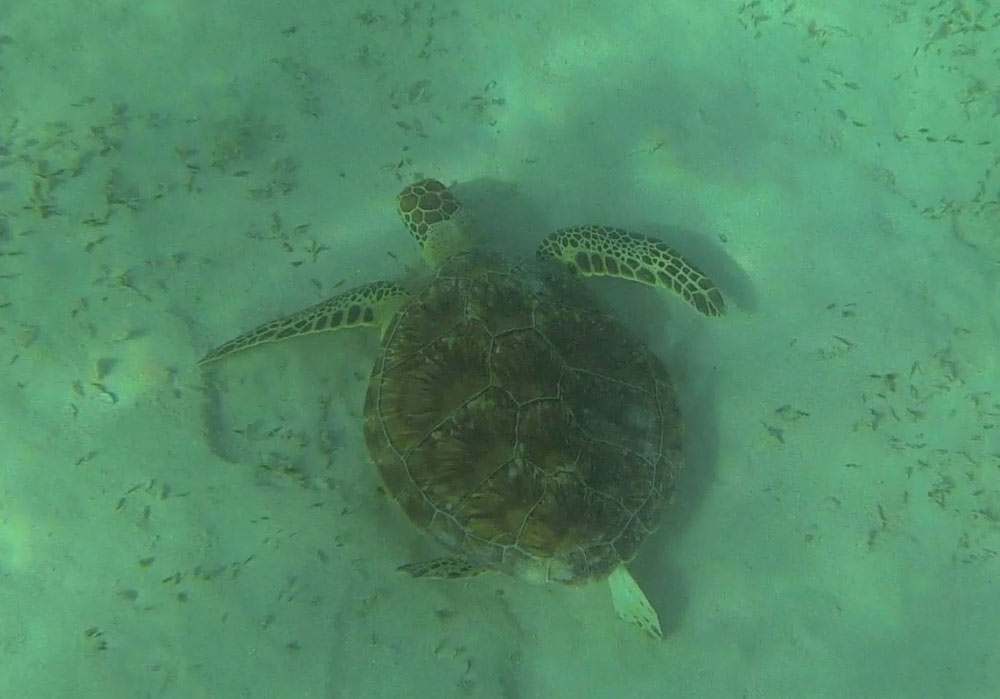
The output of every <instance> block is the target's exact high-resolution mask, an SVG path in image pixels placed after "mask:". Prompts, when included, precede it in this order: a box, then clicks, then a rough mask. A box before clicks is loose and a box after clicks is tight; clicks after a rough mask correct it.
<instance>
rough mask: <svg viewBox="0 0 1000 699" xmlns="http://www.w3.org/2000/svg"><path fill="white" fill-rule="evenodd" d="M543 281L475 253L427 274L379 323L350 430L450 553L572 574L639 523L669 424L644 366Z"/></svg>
mask: <svg viewBox="0 0 1000 699" xmlns="http://www.w3.org/2000/svg"><path fill="white" fill-rule="evenodd" d="M544 276H545V277H546V278H545V279H543V278H541V277H540V276H539V275H538V274H533V273H527V272H525V271H523V270H519V269H517V268H515V267H513V266H511V265H509V264H506V263H504V262H502V261H501V260H500V259H499V258H497V257H494V256H492V255H489V254H487V253H481V252H476V253H470V254H467V255H462V256H459V257H458V258H455V259H453V260H452V261H450V262H449V263H447V264H445V265H443V266H442V268H441V269H439V270H437V271H436V273H435V277H434V278H433V280H432V281H431V282H430V283H429V284H428V285H427V286H426V287H425V288H423V289H422V291H420V292H419V293H417V294H416V295H415V297H414V299H413V301H412V302H410V303H408V304H407V305H406V306H405V307H403V308H402V309H401V310H400V311H399V312H398V313H397V314H396V315H395V317H394V318H393V319H392V321H391V323H390V325H389V327H388V328H387V329H386V332H385V336H384V338H383V352H382V355H381V357H380V358H379V359H378V361H377V362H376V364H375V368H374V370H373V372H372V376H371V382H370V384H369V387H368V395H367V398H366V401H365V414H366V423H365V438H366V440H367V443H368V448H369V451H370V453H371V456H372V459H373V460H374V461H375V464H376V466H377V467H378V470H379V472H380V474H381V476H382V479H383V481H384V483H385V486H386V488H387V490H388V491H389V493H390V494H392V495H393V496H394V497H395V498H396V499H397V500H398V501H399V503H400V504H401V505H402V507H403V509H404V511H405V512H406V513H407V515H408V516H409V517H410V519H411V520H412V521H413V522H414V523H415V524H416V525H417V526H418V527H420V528H422V529H425V530H426V531H428V532H429V533H430V534H431V535H432V536H434V537H435V538H436V539H437V540H438V541H439V542H441V543H442V544H443V545H444V546H445V547H446V548H448V549H449V550H450V551H452V552H454V553H457V554H459V555H463V556H465V557H467V558H468V559H469V560H471V561H473V562H477V563H483V564H485V565H487V566H488V567H490V568H494V569H496V570H501V571H504V572H508V573H511V574H514V575H518V576H520V577H524V578H529V579H535V580H559V581H563V582H585V581H588V580H592V579H595V578H602V577H604V576H606V575H607V574H608V573H610V572H611V571H612V570H613V569H614V567H615V566H616V565H617V564H618V563H620V562H622V561H628V560H630V559H631V558H632V556H633V555H634V554H635V551H636V548H637V547H638V546H639V544H640V543H641V542H642V541H643V540H644V539H645V538H646V536H648V535H649V533H650V532H651V531H652V530H653V528H654V527H655V525H656V523H657V520H658V518H659V515H660V513H661V511H662V509H663V506H664V505H665V504H666V503H667V502H668V501H669V499H670V497H671V494H672V492H673V489H674V482H675V479H676V475H677V472H678V470H679V468H680V466H681V463H682V457H681V422H680V415H679V412H678V408H677V399H676V395H675V392H674V388H673V384H672V382H671V380H670V377H669V376H668V374H667V372H666V370H665V369H664V367H663V365H662V364H661V362H660V360H659V359H657V357H656V356H655V355H653V354H652V352H650V351H649V350H648V349H647V348H646V346H645V345H644V344H643V343H642V342H641V341H640V340H639V339H638V338H637V337H636V336H635V335H634V334H633V333H632V332H631V331H629V330H628V329H627V328H625V327H624V326H623V325H622V324H621V323H620V322H619V321H618V320H616V319H615V318H614V317H612V316H610V315H608V314H607V312H606V311H604V310H603V309H601V308H600V306H599V305H597V304H595V303H594V302H593V301H590V300H589V297H586V296H584V295H582V294H575V293H567V292H565V291H564V289H563V284H562V283H561V282H560V281H559V280H560V278H561V275H558V274H556V275H554V276H553V277H552V278H551V279H549V278H548V277H549V274H548V273H545V275H544ZM563 282H566V284H568V285H569V286H568V287H567V288H572V283H570V282H569V281H568V280H565V279H564V280H563ZM571 298H572V299H575V300H574V301H570V300H569V299H571Z"/></svg>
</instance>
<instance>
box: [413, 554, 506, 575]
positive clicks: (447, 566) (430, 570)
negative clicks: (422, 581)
mask: <svg viewBox="0 0 1000 699" xmlns="http://www.w3.org/2000/svg"><path fill="white" fill-rule="evenodd" d="M399 570H401V571H403V572H404V573H406V574H408V575H410V576H412V577H414V578H432V579H437V580H455V579H457V578H471V577H473V576H475V575H480V574H482V573H485V572H486V571H487V568H486V567H485V566H481V565H476V564H475V563H470V562H469V561H467V560H466V559H464V558H462V557H461V556H448V557H447V558H433V559H431V560H429V561H418V562H416V563H407V564H406V565H403V566H399Z"/></svg>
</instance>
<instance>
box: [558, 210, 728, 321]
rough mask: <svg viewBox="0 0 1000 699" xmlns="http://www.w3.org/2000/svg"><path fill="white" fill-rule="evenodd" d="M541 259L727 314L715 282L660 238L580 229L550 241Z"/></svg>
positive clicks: (710, 312)
mask: <svg viewBox="0 0 1000 699" xmlns="http://www.w3.org/2000/svg"><path fill="white" fill-rule="evenodd" d="M538 257H539V258H541V259H545V258H553V259H556V260H560V261H561V262H564V263H565V264H566V265H568V266H569V267H570V268H571V269H572V270H573V271H575V272H578V273H579V274H581V275H583V276H585V277H604V276H607V277H620V278H622V279H630V280H632V281H636V282H642V283H643V284H649V285H650V286H659V287H662V288H664V289H669V290H670V291H673V292H674V293H675V294H677V295H678V296H680V297H681V298H683V299H684V300H685V301H687V302H688V303H690V304H691V305H692V306H694V307H695V308H696V309H698V311H700V312H701V313H704V314H705V315H707V316H721V315H722V314H723V313H724V312H725V308H726V304H725V302H724V301H723V300H722V294H721V293H720V292H719V290H718V288H716V286H715V284H713V283H712V280H711V279H709V278H708V277H706V276H705V275H704V274H702V273H701V271H700V270H699V269H698V268H697V267H695V266H694V265H693V264H691V263H690V262H688V261H687V260H686V259H684V257H683V256H682V255H681V254H680V253H679V252H677V251H676V250H674V249H673V248H671V247H670V246H669V245H667V244H666V243H664V242H662V241H659V240H657V239H656V238H650V237H648V236H645V235H639V234H638V233H632V232H631V231H626V230H623V229H621V228H612V227H610V226H574V227H573V228H563V229H561V230H558V231H556V232H555V233H552V234H551V235H549V236H548V237H547V238H545V240H543V241H542V243H541V245H539V247H538Z"/></svg>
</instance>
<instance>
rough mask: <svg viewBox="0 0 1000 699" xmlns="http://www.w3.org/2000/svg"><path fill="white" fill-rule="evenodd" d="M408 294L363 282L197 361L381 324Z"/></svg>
mask: <svg viewBox="0 0 1000 699" xmlns="http://www.w3.org/2000/svg"><path fill="white" fill-rule="evenodd" d="M408 297H409V293H408V292H407V291H406V289H404V288H403V287H402V286H400V285H399V284H396V283H395V282H373V283H371V284H365V285H364V286H359V287H356V288H354V289H350V290H349V291H345V292H344V293H342V294H338V295H337V296H334V297H332V298H329V299H327V300H326V301H323V302H321V303H317V304H316V305H315V306H310V307H309V308H306V309H303V310H301V311H299V312H298V313H293V314H292V315H289V316H285V317H284V318H278V319H277V320H272V321H270V322H268V323H264V324H263V325H261V326H259V327H257V328H254V329H253V330H250V331H249V332H245V333H243V334H242V335H240V336H239V337H234V338H233V339H232V340H230V341H229V342H226V343H224V344H221V345H219V346H218V347H216V348H215V349H213V350H212V351H211V352H209V353H208V354H206V355H205V356H204V357H202V358H201V360H200V361H199V362H198V363H199V364H207V363H209V362H214V361H216V360H217V359H221V358H222V357H225V356H227V355H230V354H234V353H236V352H242V351H243V350H245V349H249V348H251V347H256V346H257V345H263V344H266V343H268V342H277V341H278V340H286V339H288V338H290V337H298V336H299V335H309V334H311V333H318V332H325V331H327V330H338V329H340V328H351V327H356V326H359V325H374V326H382V325H384V324H385V323H386V322H387V321H388V320H389V318H391V317H392V315H393V314H394V313H395V312H396V310H397V309H398V308H399V306H400V304H401V303H402V302H403V301H404V300H405V299H406V298H408Z"/></svg>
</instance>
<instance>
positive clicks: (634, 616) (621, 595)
mask: <svg viewBox="0 0 1000 699" xmlns="http://www.w3.org/2000/svg"><path fill="white" fill-rule="evenodd" d="M608 587H609V588H611V603H612V604H613V605H614V607H615V612H617V614H618V616H619V617H620V618H621V619H624V620H625V621H627V622H629V623H630V624H635V625H636V626H638V627H639V628H640V629H642V630H643V631H645V632H646V633H647V634H649V635H650V636H652V637H653V638H656V639H661V638H663V631H662V630H660V617H659V616H657V614H656V610H655V609H653V605H651V604H650V603H649V600H648V599H646V594H645V593H644V592H643V591H642V588H641V587H639V583H637V582H636V581H635V578H633V577H632V574H631V573H629V572H628V568H626V567H625V564H624V563H623V564H621V565H619V566H618V567H617V568H615V569H614V570H613V571H612V572H611V575H609V576H608Z"/></svg>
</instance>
